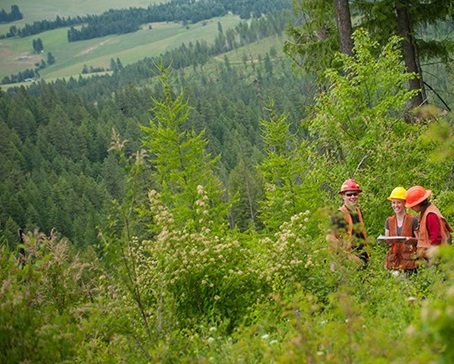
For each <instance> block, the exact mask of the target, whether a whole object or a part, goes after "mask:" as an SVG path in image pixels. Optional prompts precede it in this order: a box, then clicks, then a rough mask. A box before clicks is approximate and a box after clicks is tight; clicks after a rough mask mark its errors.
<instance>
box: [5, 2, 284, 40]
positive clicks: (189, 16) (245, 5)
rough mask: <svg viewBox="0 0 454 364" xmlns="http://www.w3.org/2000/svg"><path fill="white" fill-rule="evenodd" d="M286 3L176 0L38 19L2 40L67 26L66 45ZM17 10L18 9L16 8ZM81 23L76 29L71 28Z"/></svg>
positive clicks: (245, 14)
mask: <svg viewBox="0 0 454 364" xmlns="http://www.w3.org/2000/svg"><path fill="white" fill-rule="evenodd" d="M290 7H291V1H290V0H276V1H266V0H260V1H254V0H245V1H241V2H238V1H233V0H209V1H208V0H201V1H192V0H178V1H170V2H167V3H163V4H159V5H151V6H149V7H148V8H146V9H145V8H129V9H117V10H114V9H110V10H108V11H106V12H104V13H102V14H100V15H87V16H77V17H68V18H65V17H59V16H57V18H56V19H55V20H54V21H49V20H42V21H36V22H34V23H33V24H26V25H25V26H24V27H23V28H18V27H16V26H15V25H13V26H11V27H10V29H9V32H8V33H7V34H3V35H0V39H1V38H5V37H14V36H19V37H26V36H29V35H34V34H38V33H41V32H44V31H48V30H52V29H57V28H62V27H70V29H69V30H68V42H75V41H79V40H86V39H92V38H98V37H104V36H106V35H110V34H126V33H131V32H135V31H137V30H138V29H139V28H140V26H141V25H143V24H147V23H153V22H183V23H197V22H199V21H202V20H208V19H212V18H213V17H219V16H224V15H226V14H227V13H228V12H231V13H233V14H236V15H239V16H240V17H241V18H242V19H250V18H260V17H261V16H262V15H266V14H270V13H273V12H276V11H280V10H283V9H290ZM17 10H19V9H18V8H17ZM80 24H84V25H83V26H82V27H80V28H75V26H77V25H80Z"/></svg>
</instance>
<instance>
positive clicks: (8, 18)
mask: <svg viewBox="0 0 454 364" xmlns="http://www.w3.org/2000/svg"><path fill="white" fill-rule="evenodd" d="M23 18H24V16H23V15H22V13H21V12H20V10H19V6H17V5H11V12H10V13H7V12H6V11H5V9H1V10H0V23H11V22H13V21H16V20H21V19H23Z"/></svg>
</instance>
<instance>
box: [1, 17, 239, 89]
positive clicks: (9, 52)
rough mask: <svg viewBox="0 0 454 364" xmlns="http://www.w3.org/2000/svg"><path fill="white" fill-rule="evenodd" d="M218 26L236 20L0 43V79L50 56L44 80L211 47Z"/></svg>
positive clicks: (61, 33)
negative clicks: (198, 44)
mask: <svg viewBox="0 0 454 364" xmlns="http://www.w3.org/2000/svg"><path fill="white" fill-rule="evenodd" d="M218 22H220V23H221V24H222V27H223V29H224V31H225V30H227V29H229V28H231V27H235V26H236V25H237V24H238V23H239V22H240V19H239V17H237V16H233V15H230V16H226V17H222V18H214V19H211V20H209V21H207V22H200V23H197V24H191V25H190V26H189V27H188V28H186V27H183V26H182V25H181V24H177V23H154V24H151V29H149V26H148V25H144V26H143V27H142V29H141V30H140V31H138V32H135V33H129V34H124V35H111V36H106V37H103V38H95V39H90V40H86V41H80V42H71V43H68V41H67V30H68V29H67V28H62V29H56V30H52V31H48V32H44V33H41V34H38V35H34V36H30V37H25V38H11V39H2V40H0V79H2V78H3V77H5V76H9V75H11V74H17V73H19V72H20V71H23V70H25V69H27V68H34V65H35V63H37V62H40V61H41V59H44V60H45V61H46V60H47V53H48V52H51V53H52V54H53V55H54V57H55V59H56V63H55V64H54V65H52V66H50V67H47V68H45V69H43V70H41V71H40V74H41V77H42V78H43V79H46V80H50V79H55V78H60V77H64V76H77V75H79V74H80V73H81V72H82V69H83V66H84V65H85V64H86V65H87V66H88V67H90V66H93V67H103V68H108V67H109V65H110V60H111V59H112V58H113V59H115V60H116V59H117V58H119V59H120V61H121V62H122V64H123V65H127V64H130V63H133V62H136V61H137V60H140V59H143V58H144V57H150V56H157V55H159V54H161V53H163V52H165V51H167V50H170V49H173V48H176V47H179V46H181V44H182V43H185V44H188V43H189V42H191V41H192V42H194V41H196V40H206V41H208V42H209V43H211V42H212V41H213V40H214V38H215V36H216V35H217V34H218ZM37 38H40V39H41V40H42V42H43V45H44V53H43V54H40V55H37V54H33V47H32V42H33V39H37Z"/></svg>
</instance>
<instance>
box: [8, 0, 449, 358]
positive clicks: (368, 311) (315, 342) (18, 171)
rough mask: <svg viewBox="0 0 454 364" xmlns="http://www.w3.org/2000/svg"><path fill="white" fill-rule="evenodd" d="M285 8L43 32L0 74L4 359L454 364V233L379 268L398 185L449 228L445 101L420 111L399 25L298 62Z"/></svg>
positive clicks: (360, 32) (356, 36)
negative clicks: (9, 76)
mask: <svg viewBox="0 0 454 364" xmlns="http://www.w3.org/2000/svg"><path fill="white" fill-rule="evenodd" d="M219 1H225V2H226V3H227V2H228V3H230V4H232V3H235V4H244V3H247V2H248V1H246V0H245V1H244V2H243V1H241V2H238V1H232V0H219ZM182 3H185V0H182ZM213 3H214V2H213ZM253 3H254V4H261V5H263V6H265V5H267V4H270V3H273V4H276V3H278V1H274V2H271V1H260V0H257V1H253ZM305 3H306V2H305ZM315 3H317V2H315ZM249 4H251V2H249ZM327 4H328V3H327ZM329 4H332V2H329ZM293 16H294V15H293V13H292V11H291V10H288V9H287V10H282V11H280V12H273V13H270V14H267V15H266V16H257V17H252V18H249V19H241V16H237V15H232V14H230V15H228V16H224V17H219V18H218V17H215V18H213V19H210V20H209V21H208V20H207V21H203V22H196V23H194V24H185V26H182V24H178V23H176V22H159V23H153V24H151V25H152V26H151V29H149V28H148V27H147V26H145V27H144V28H142V29H140V30H138V31H137V32H131V33H127V34H122V35H109V36H105V37H102V38H94V39H91V40H84V41H77V42H72V43H68V44H65V43H64V42H63V41H61V39H63V36H64V33H65V28H60V29H55V30H52V31H48V32H42V33H39V34H37V35H36V37H37V36H39V37H41V38H42V40H43V43H44V47H46V44H47V43H53V44H59V47H57V48H55V58H56V63H55V64H52V65H51V66H49V67H45V68H43V69H42V70H41V71H42V78H41V79H40V80H37V81H35V82H27V83H26V85H27V87H21V86H19V87H17V86H18V84H15V85H8V86H9V87H4V88H3V87H2V90H0V155H1V158H0V282H1V287H2V288H1V289H0V348H1V350H0V362H1V363H63V362H64V363H99V364H101V363H102V364H104V363H105V364H110V363H138V364H142V363H143V364H148V363H163V364H164V363H166V364H167V363H169V364H173V363H194V364H202V363H203V364H205V363H232V364H234V363H235V364H237V363H248V364H249V363H250V364H252V363H254V364H255V363H260V364H262V363H263V364H268V363H276V364H277V363H365V364H369V363H371V364H375V363H437V362H439V363H451V362H453V358H454V348H453V346H452V345H451V342H452V335H451V333H452V329H453V325H452V312H454V311H453V310H454V300H453V297H454V296H453V294H452V293H453V289H452V287H453V286H454V274H453V272H454V250H453V247H452V245H443V246H440V247H434V249H431V250H430V251H428V254H427V259H425V258H423V257H422V256H419V255H416V254H413V250H412V252H411V253H409V254H408V255H406V259H408V260H411V261H414V263H415V264H416V265H417V270H416V271H411V272H408V271H405V270H403V269H401V268H402V267H393V269H392V270H388V269H387V268H386V267H385V265H384V261H385V257H386V256H387V254H388V252H391V253H392V252H393V249H390V246H389V245H387V244H384V243H382V240H377V238H376V237H377V236H378V235H380V234H383V232H384V229H385V221H386V219H387V218H388V217H390V216H394V214H395V210H393V208H394V204H395V201H394V200H393V201H389V196H390V193H392V192H391V191H392V190H393V189H394V188H395V187H396V186H403V187H405V188H407V189H408V188H409V187H410V186H413V185H421V186H424V187H426V188H427V189H430V190H431V193H430V197H429V201H430V202H432V203H434V204H435V205H436V206H437V207H438V208H439V209H440V210H441V211H442V212H443V215H444V216H445V217H446V218H447V220H448V221H449V222H450V223H451V225H454V220H453V219H454V190H453V187H452V182H453V167H452V166H453V165H454V148H453V146H454V134H453V120H454V116H453V115H452V113H449V112H447V111H445V110H441V109H440V108H438V107H436V105H435V104H432V105H428V106H426V107H422V108H418V109H416V110H409V106H408V105H409V102H410V99H411V98H412V96H413V92H412V91H411V90H409V89H408V88H407V85H408V83H409V81H410V80H411V78H412V75H411V74H409V73H408V72H406V71H405V67H404V64H403V63H402V62H401V61H400V60H401V50H400V44H401V41H400V40H399V39H398V38H395V37H393V38H392V39H390V40H389V42H387V43H385V44H379V43H378V42H376V41H375V38H374V36H373V34H371V33H369V32H368V31H367V30H365V29H360V30H358V31H357V32H355V33H354V34H353V38H352V40H353V41H354V45H355V47H354V52H353V56H347V55H345V54H342V53H338V52H336V53H331V52H330V50H331V49H328V48H325V47H324V46H325V44H320V43H317V44H315V46H316V47H318V48H319V49H318V51H321V53H319V52H316V51H315V50H314V49H312V51H313V52H314V53H313V54H311V55H310V56H313V58H312V59H311V60H312V61H316V62H319V63H320V65H321V64H323V63H322V61H326V60H327V59H329V61H330V64H331V65H332V68H329V69H325V70H324V71H325V72H324V74H323V78H320V77H317V75H316V74H315V72H311V71H309V72H305V71H303V69H304V68H303V67H302V65H301V63H300V62H302V61H304V57H303V56H301V55H302V54H305V55H306V56H307V53H305V52H304V51H305V50H307V49H303V45H301V44H300V46H301V48H299V49H298V52H297V53H292V52H288V46H289V41H290V43H291V42H292V41H294V40H295V38H291V37H289V33H288V31H289V21H290V19H291V20H292V21H295V24H298V23H297V21H298V20H299V18H297V19H295V18H294V17H293ZM323 16H324V17H326V18H328V13H323ZM330 20H333V19H330ZM294 30H295V29H294ZM293 34H295V33H293ZM296 34H299V33H298V32H296ZM313 34H315V33H311V34H310V35H313ZM153 36H156V38H153ZM25 38H26V39H22V38H11V39H2V40H1V41H2V42H3V41H5V42H7V41H11V42H17V43H15V44H16V45H15V46H13V45H12V44H13V43H11V48H9V49H10V50H11V51H13V48H16V47H17V48H18V49H19V51H20V52H26V49H27V48H26V47H28V45H27V43H29V42H30V40H31V39H30V38H28V39H27V37H25ZM32 38H33V37H32ZM142 38H143V39H142ZM21 42H22V43H21ZM58 42H60V43H58ZM295 44H296V43H292V45H293V46H294V45H295ZM20 45H21V47H22V50H21V49H20V47H19V46H20ZM286 46H287V52H284V47H286ZM60 47H61V48H62V50H61V53H59V52H60V50H59V48H60ZM1 49H3V48H1ZM14 51H16V50H15V49H14ZM52 53H54V51H53V52H52ZM322 53H323V54H322ZM323 55H326V57H325V58H324V59H321V58H319V57H323ZM136 56H137V57H139V58H137V59H136V58H135V57H136ZM13 63H14V62H13ZM106 64H107V66H108V67H109V70H108V71H105V70H104V71H99V72H98V71H97V70H90V69H89V68H90V67H98V66H99V67H101V66H102V67H104V66H105V65H106ZM11 66H12V64H11ZM85 66H86V67H85ZM85 68H87V70H88V72H87V73H85V74H84V75H83V76H82V75H80V74H81V69H85ZM434 69H435V70H437V68H434ZM446 72H448V73H449V75H448V76H452V74H451V72H450V71H449V69H448V70H447V71H446ZM441 74H442V73H439V74H438V73H437V74H436V76H438V75H441ZM69 75H72V76H69ZM448 79H449V77H448ZM347 178H348V179H350V178H354V179H355V180H356V181H357V182H358V183H359V186H360V187H359V188H358V186H356V183H355V186H356V187H355V189H354V190H349V192H354V193H353V194H352V195H351V196H347V195H346V194H341V193H340V190H341V189H342V188H343V187H342V185H343V184H344V183H343V182H344V181H345V180H346V179H347ZM347 197H348V198H349V199H352V200H353V201H355V204H353V205H350V204H349V207H350V208H351V211H355V210H356V207H358V208H359V209H360V210H356V213H357V214H358V215H359V212H360V211H361V215H362V217H363V218H364V219H363V220H364V221H363V222H362V223H361V222H360V223H359V224H358V225H357V224H353V218H356V217H357V216H353V217H352V218H351V222H350V221H348V219H346V220H345V225H343V224H342V221H340V224H339V225H340V226H337V224H333V222H336V219H337V218H338V217H340V215H339V213H340V212H339V211H338V208H339V206H340V205H341V204H343V203H345V204H347V203H346V202H344V201H345V200H344V199H346V198H347ZM352 200H350V201H352ZM403 203H404V202H403V201H402V200H401V199H399V206H403ZM408 213H409V214H411V215H412V216H416V215H417V212H416V211H413V210H411V209H408ZM351 214H352V215H354V214H355V213H354V212H351ZM342 216H343V215H342ZM342 218H343V217H342ZM358 218H359V217H358ZM360 220H361V219H360ZM410 220H411V219H407V216H405V219H404V221H406V222H408V221H410ZM396 221H397V219H396ZM350 225H351V226H350ZM410 225H412V226H411V231H413V228H414V226H413V224H406V225H405V230H407V228H409V227H410ZM357 230H358V231H360V232H361V234H356V233H357ZM396 230H397V224H396ZM327 233H336V234H334V238H332V236H333V234H330V237H331V239H327ZM365 233H366V234H365ZM405 233H407V232H406V231H405ZM434 235H436V234H434ZM392 244H394V245H392V246H391V247H395V246H396V245H395V244H401V240H400V239H399V241H398V242H397V243H395V242H392ZM410 245H411V244H410ZM411 247H412V249H413V247H415V245H411ZM358 250H361V253H364V252H366V253H367V256H368V258H367V259H365V260H367V262H364V261H362V260H359V253H358ZM415 250H416V248H415ZM416 251H418V250H416ZM407 252H408V250H407ZM363 256H364V255H363Z"/></svg>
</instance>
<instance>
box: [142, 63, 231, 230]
mask: <svg viewBox="0 0 454 364" xmlns="http://www.w3.org/2000/svg"><path fill="white" fill-rule="evenodd" d="M161 72H162V73H161V76H160V80H161V83H162V86H163V89H164V100H163V101H160V100H157V99H153V103H154V106H153V107H152V109H151V111H152V113H153V118H152V119H151V120H150V125H149V126H143V127H142V129H143V131H144V132H145V136H144V139H143V144H144V146H145V148H146V149H147V151H148V153H149V155H150V162H151V164H152V167H153V170H154V173H153V175H154V178H155V180H156V183H157V184H158V190H159V193H160V194H161V195H162V199H163V202H164V203H165V204H166V205H167V206H168V207H169V208H170V209H171V211H172V213H173V214H174V216H175V221H176V223H177V224H183V223H184V224H189V225H190V224H191V222H192V223H193V224H194V225H195V226H197V214H196V210H197V208H198V207H197V206H196V205H195V203H196V201H197V199H198V194H199V191H200V188H203V190H204V191H206V193H207V195H208V196H209V198H210V201H211V205H212V206H211V207H212V208H211V209H210V213H213V216H212V219H213V221H217V222H218V223H220V224H223V223H224V222H225V221H226V218H227V204H226V203H225V202H224V201H223V200H222V195H223V188H222V185H221V182H220V181H219V179H218V178H217V177H216V176H215V173H214V171H215V169H216V167H217V163H218V161H219V156H218V157H215V158H213V157H212V156H211V155H209V154H208V153H207V152H206V150H205V148H206V146H207V141H206V140H205V139H204V132H203V131H202V132H201V133H196V132H195V131H193V130H186V129H185V128H186V125H185V124H186V122H187V120H188V118H189V114H190V111H191V108H190V106H189V104H188V102H187V101H185V100H184V94H183V93H180V94H179V95H177V96H175V95H174V92H173V90H172V84H171V80H170V74H169V73H168V71H167V70H165V69H164V68H161Z"/></svg>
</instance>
